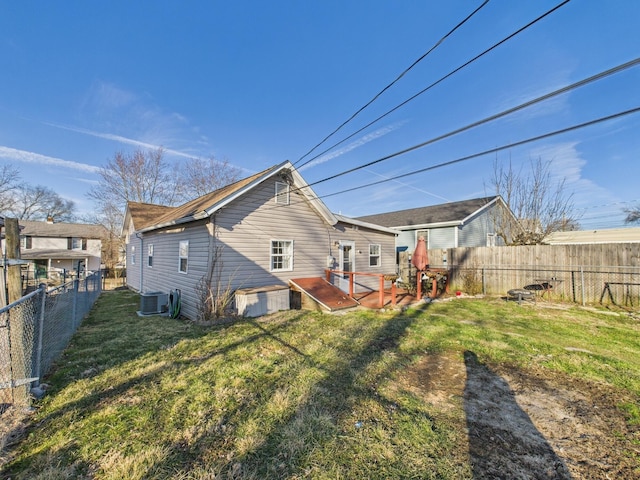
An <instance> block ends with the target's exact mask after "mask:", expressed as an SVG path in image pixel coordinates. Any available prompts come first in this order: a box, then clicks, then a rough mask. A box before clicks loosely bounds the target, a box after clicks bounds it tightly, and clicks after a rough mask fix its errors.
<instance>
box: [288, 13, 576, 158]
mask: <svg viewBox="0 0 640 480" xmlns="http://www.w3.org/2000/svg"><path fill="white" fill-rule="evenodd" d="M570 1H571V0H564V1H563V2H562V3H560V4H558V5H556V6H555V7H553V8H552V9H551V10H549V11H547V12H545V13H544V14H542V15H540V16H539V17H538V18H536V19H534V20H532V21H531V22H529V23H528V24H526V25H525V26H523V27H521V28H520V29H518V30H516V31H515V32H513V33H512V34H511V35H509V36H507V37H505V38H503V39H502V40H500V41H499V42H498V43H495V44H494V45H492V46H491V47H489V48H487V49H486V50H484V51H483V52H482V53H479V54H478V55H476V56H475V57H473V58H472V59H471V60H468V61H467V62H465V63H463V64H462V65H460V66H459V67H458V68H456V69H454V70H452V71H451V72H449V73H447V74H446V75H445V76H443V77H441V78H440V79H439V80H436V81H435V82H433V83H432V84H431V85H429V86H428V87H426V88H424V89H422V90H420V91H419V92H418V93H416V94H414V95H412V96H411V97H409V98H407V99H406V100H405V101H403V102H402V103H400V104H398V105H396V106H395V107H393V108H392V109H391V110H388V111H387V112H386V113H383V114H382V115H380V116H379V117H377V118H376V119H375V120H373V121H371V122H369V123H368V124H366V125H365V126H364V127H362V128H360V129H358V130H356V131H355V132H353V133H352V134H351V135H349V136H348V137H345V138H344V139H342V140H340V141H339V142H337V143H334V144H333V145H332V146H331V147H329V148H327V149H326V150H323V151H322V152H320V153H319V154H317V155H316V156H314V157H313V158H310V159H309V160H307V161H306V162H305V163H303V164H302V165H300V166H299V167H298V169H299V168H302V167H304V166H305V165H307V164H308V163H311V162H312V161H313V160H315V159H317V158H318V157H320V156H322V155H324V154H325V153H327V152H329V151H330V150H331V149H333V148H335V147H337V146H338V145H341V144H342V143H344V142H346V141H347V140H349V139H350V138H353V137H354V136H355V135H357V134H359V133H360V132H362V131H363V130H365V129H367V128H369V127H370V126H372V125H373V124H375V123H377V122H379V121H380V120H382V119H383V118H385V117H386V116H387V115H390V114H391V113H393V112H395V111H396V110H398V109H399V108H401V107H403V106H405V105H406V104H407V103H409V102H411V101H412V100H415V99H416V98H417V97H419V96H420V95H422V94H423V93H425V92H427V91H429V90H431V89H432V88H433V87H435V86H436V85H438V84H440V83H442V82H443V81H444V80H446V79H447V78H449V77H451V76H452V75H454V74H456V73H457V72H459V71H460V70H462V69H463V68H465V67H467V66H469V65H470V64H472V63H473V62H475V61H476V60H478V59H480V58H481V57H483V56H484V55H486V54H487V53H489V52H491V51H492V50H494V49H496V48H497V47H499V46H500V45H502V44H503V43H505V42H507V41H508V40H510V39H512V38H513V37H515V36H516V35H518V34H520V33H522V32H523V31H524V30H526V29H527V28H529V27H531V26H532V25H534V24H536V23H537V22H539V21H540V20H542V19H543V18H545V17H547V16H548V15H550V14H552V13H553V12H555V11H556V10H558V9H559V8H560V7H563V6H564V5H566V4H567V3H569V2H570ZM327 138H328V137H327ZM323 142H324V140H323ZM323 142H321V143H320V144H322V143H323ZM320 144H318V145H320ZM315 148H317V146H316V147H314V149H315ZM311 151H313V150H311ZM307 155H308V154H307ZM305 156H306V155H305ZM302 158H304V157H302ZM302 158H301V159H302ZM301 159H300V160H301ZM300 160H298V162H299V161H300ZM298 162H296V164H297V163H298ZM294 165H295V164H294Z"/></svg>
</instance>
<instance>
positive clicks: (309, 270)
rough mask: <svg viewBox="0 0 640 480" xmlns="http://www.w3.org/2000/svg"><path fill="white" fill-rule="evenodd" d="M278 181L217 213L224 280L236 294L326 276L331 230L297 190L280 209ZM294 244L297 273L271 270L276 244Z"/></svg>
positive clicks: (294, 263) (216, 220) (266, 185)
mask: <svg viewBox="0 0 640 480" xmlns="http://www.w3.org/2000/svg"><path fill="white" fill-rule="evenodd" d="M274 192H275V179H269V180H266V181H265V182H263V183H262V184H260V185H258V186H257V187H255V188H253V189H252V190H251V191H250V192H248V193H247V194H245V195H244V196H243V197H242V198H240V199H238V200H236V201H234V202H232V203H231V204H230V205H228V206H227V207H225V208H223V209H222V210H221V211H220V212H218V213H216V215H215V216H214V218H213V221H214V223H215V225H216V231H217V240H218V242H219V244H220V245H221V247H222V248H223V259H224V260H223V262H224V265H223V278H228V279H230V283H231V285H232V286H233V288H234V289H236V288H251V287H260V286H267V285H288V282H289V279H291V278H296V277H315V276H321V275H323V269H324V266H325V264H326V258H327V255H328V249H327V244H328V242H329V238H330V235H331V230H332V227H331V226H330V225H328V224H327V223H326V222H325V221H324V220H323V219H322V218H321V217H320V216H319V215H318V214H317V212H316V211H315V210H314V209H313V208H311V206H310V205H309V204H308V203H307V202H306V201H305V200H304V199H303V198H302V197H301V196H300V195H298V194H296V193H295V191H292V192H291V200H290V203H289V204H288V205H282V204H276V203H275V199H274ZM272 240H290V241H293V269H292V270H291V271H271V256H270V253H271V241H272Z"/></svg>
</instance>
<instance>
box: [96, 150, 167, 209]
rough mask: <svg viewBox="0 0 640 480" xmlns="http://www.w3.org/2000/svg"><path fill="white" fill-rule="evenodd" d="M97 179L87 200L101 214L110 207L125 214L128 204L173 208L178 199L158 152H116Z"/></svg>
mask: <svg viewBox="0 0 640 480" xmlns="http://www.w3.org/2000/svg"><path fill="white" fill-rule="evenodd" d="M99 175H100V183H99V184H98V185H97V186H95V187H94V188H92V189H91V190H90V191H89V193H88V197H89V198H91V199H92V200H94V201H95V202H96V204H97V205H98V207H99V209H100V211H101V212H102V211H103V210H104V211H110V210H112V209H113V207H117V210H120V211H122V212H124V208H125V205H126V203H127V202H128V201H133V202H142V203H157V204H163V205H173V204H174V203H175V201H176V198H177V194H176V185H175V183H176V182H175V180H174V178H173V177H172V176H171V174H170V171H169V165H168V164H167V162H166V161H165V160H164V152H163V150H162V149H161V148H159V149H157V150H149V151H143V150H136V151H134V152H133V153H131V154H127V153H123V152H118V153H116V154H115V155H114V157H113V158H112V159H111V160H109V162H108V163H107V164H106V166H105V167H103V168H102V169H101V170H100V173H99Z"/></svg>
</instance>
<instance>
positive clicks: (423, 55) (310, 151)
mask: <svg viewBox="0 0 640 480" xmlns="http://www.w3.org/2000/svg"><path fill="white" fill-rule="evenodd" d="M487 3H489V0H485V1H484V2H483V3H482V5H480V6H479V7H478V8H476V9H475V10H474V11H473V12H471V13H470V14H469V15H468V16H467V17H466V18H465V19H464V20H462V21H461V22H460V23H458V24H457V25H456V26H455V27H454V28H452V29H451V30H449V32H448V33H447V34H446V35H445V36H443V37H442V38H441V39H440V40H438V41H437V42H436V43H435V45H433V46H432V47H431V48H430V49H429V50H427V51H426V52H425V53H424V54H422V56H421V57H420V58H418V59H417V60H416V61H414V62H413V63H412V64H411V65H409V67H407V68H406V69H405V70H404V71H403V72H402V73H401V74H400V75H398V76H397V77H396V78H395V79H394V80H393V81H392V82H391V83H390V84H389V85H387V86H386V87H384V88H383V89H382V90H380V91H379V92H378V93H377V94H376V95H375V96H374V97H373V98H372V99H371V100H369V101H368V102H367V103H365V104H364V105H363V106H362V107H360V108H359V109H358V110H356V112H355V113H354V114H352V115H351V116H350V117H349V118H348V119H347V120H345V121H344V122H342V124H340V126H339V127H338V128H336V129H335V130H334V131H333V132H331V133H330V134H329V135H327V136H326V137H324V138H323V139H322V141H321V142H320V143H318V144H317V145H316V146H314V147H313V148H312V149H311V150H309V151H308V152H307V153H305V154H304V155H302V156H301V157H300V158H299V159H298V160H297V161H296V162H295V163H294V165H295V164H297V163H299V162H300V161H301V160H302V159H303V158H305V157H306V156H307V155H310V154H311V153H312V152H313V151H314V150H315V149H316V148H318V147H319V146H320V145H322V144H323V143H324V142H326V141H327V140H328V139H329V138H331V137H332V136H333V135H335V134H336V133H337V132H338V131H339V130H341V129H342V128H343V127H344V126H345V125H346V124H347V123H349V122H350V121H351V120H353V119H354V118H355V117H356V116H357V115H359V114H360V113H361V112H362V111H363V110H364V109H365V108H367V107H368V106H369V105H371V104H372V103H373V102H375V101H376V100H377V99H378V98H379V97H380V96H381V95H382V94H383V93H384V92H386V91H387V90H388V89H389V88H391V87H392V86H393V85H394V84H395V83H397V82H398V81H399V80H400V79H401V78H402V77H404V76H405V74H407V73H408V72H409V70H411V69H412V68H413V67H415V66H416V65H417V64H418V63H420V62H421V61H422V60H424V59H425V58H426V57H427V55H429V54H430V53H431V52H432V51H434V50H435V49H436V48H438V47H439V46H440V44H442V43H443V42H444V41H445V40H446V39H447V38H448V37H449V36H451V34H453V32H455V31H456V30H457V29H458V28H460V27H461V26H462V25H464V24H465V23H466V22H467V21H468V20H469V19H470V18H471V17H473V16H474V15H475V14H476V13H478V12H479V11H480V9H482V8H483V7H484V6H485V5H486V4H487ZM331 148H333V147H331ZM314 158H317V157H314ZM312 160H313V159H312ZM303 165H306V164H303Z"/></svg>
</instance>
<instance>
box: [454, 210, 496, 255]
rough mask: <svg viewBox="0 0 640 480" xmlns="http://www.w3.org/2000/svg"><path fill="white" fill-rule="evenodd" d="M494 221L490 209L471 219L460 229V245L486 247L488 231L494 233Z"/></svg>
mask: <svg viewBox="0 0 640 480" xmlns="http://www.w3.org/2000/svg"><path fill="white" fill-rule="evenodd" d="M494 230H495V229H494V228H493V222H492V220H491V214H490V209H487V210H483V212H482V213H481V214H480V215H478V216H476V217H474V218H472V219H470V220H469V221H468V222H467V223H465V225H464V227H463V228H461V229H460V232H459V235H458V245H457V246H458V247H486V246H487V233H493V231H494Z"/></svg>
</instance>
